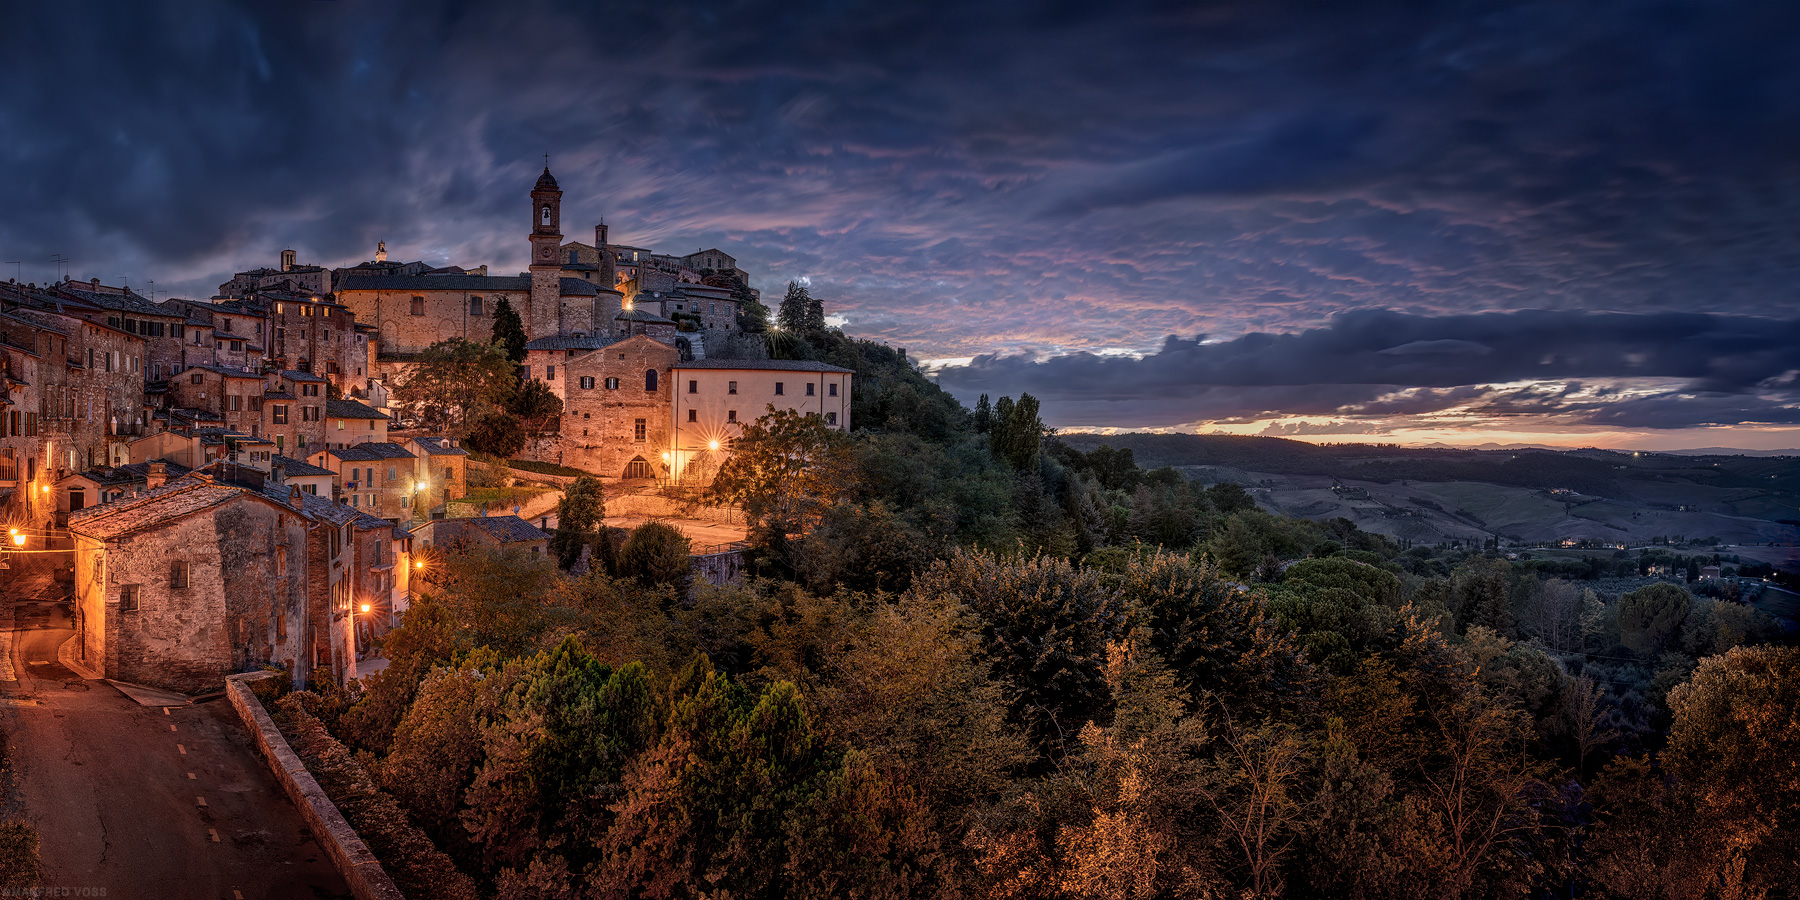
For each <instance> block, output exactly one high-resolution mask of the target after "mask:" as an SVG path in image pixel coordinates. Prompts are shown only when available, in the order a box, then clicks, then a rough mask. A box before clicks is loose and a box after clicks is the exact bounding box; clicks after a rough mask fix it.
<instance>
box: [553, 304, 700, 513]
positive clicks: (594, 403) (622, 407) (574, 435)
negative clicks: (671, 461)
mask: <svg viewBox="0 0 1800 900" xmlns="http://www.w3.org/2000/svg"><path fill="white" fill-rule="evenodd" d="M567 344H568V342H563V343H559V344H557V345H556V346H566V345H567ZM532 346H537V347H539V349H536V350H532V349H529V348H530V347H532ZM544 347H545V345H542V344H536V345H528V350H527V360H528V361H530V360H531V359H534V358H535V359H538V360H548V359H551V358H553V356H554V354H556V353H558V352H561V353H563V354H564V356H563V357H562V361H561V364H560V365H552V364H551V363H549V362H543V363H542V364H540V365H532V366H531V367H530V371H529V377H532V378H536V379H539V380H544V381H546V382H548V383H549V385H550V388H551V390H552V391H554V392H556V393H557V395H558V396H560V397H562V400H563V417H562V421H561V435H560V437H559V441H558V443H559V445H560V448H561V450H560V454H559V455H560V457H561V463H562V464H563V465H565V466H573V467H575V468H578V469H587V470H589V471H593V472H598V473H600V474H602V475H612V476H618V477H622V478H657V477H665V476H667V475H668V474H669V471H668V460H667V459H666V458H665V457H664V456H663V451H664V450H667V449H668V448H669V446H670V444H669V437H670V435H669V403H670V397H671V394H670V373H671V372H672V371H673V369H674V366H675V364H676V363H678V362H679V361H680V359H681V354H680V352H679V351H677V350H676V349H675V348H674V347H672V346H670V345H669V344H666V343H663V342H662V341H659V340H656V339H655V338H652V337H648V336H644V335H638V336H635V337H628V338H620V339H615V340H610V341H607V342H606V343H604V344H603V345H602V346H600V347H598V348H596V349H593V350H586V351H584V352H573V353H572V352H571V350H570V349H563V350H560V351H559V350H553V349H544ZM540 354H541V355H540Z"/></svg>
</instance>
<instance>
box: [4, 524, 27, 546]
mask: <svg viewBox="0 0 1800 900" xmlns="http://www.w3.org/2000/svg"><path fill="white" fill-rule="evenodd" d="M8 531H10V532H12V542H13V546H15V547H23V546H25V534H24V533H23V532H21V531H19V529H17V528H11V529H8Z"/></svg>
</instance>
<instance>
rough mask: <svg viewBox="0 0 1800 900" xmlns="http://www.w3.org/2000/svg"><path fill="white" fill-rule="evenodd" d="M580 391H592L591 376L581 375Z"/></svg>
mask: <svg viewBox="0 0 1800 900" xmlns="http://www.w3.org/2000/svg"><path fill="white" fill-rule="evenodd" d="M581 389H582V390H584V391H591V390H593V389H594V377H593V376H592V375H583V376H582V377H581Z"/></svg>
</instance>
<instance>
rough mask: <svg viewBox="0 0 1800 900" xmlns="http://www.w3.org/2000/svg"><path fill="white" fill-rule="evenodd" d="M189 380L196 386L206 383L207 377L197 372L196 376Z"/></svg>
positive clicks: (193, 375) (191, 376)
mask: <svg viewBox="0 0 1800 900" xmlns="http://www.w3.org/2000/svg"><path fill="white" fill-rule="evenodd" d="M188 380H189V381H192V382H193V383H195V384H202V383H204V382H205V381H206V376H205V375H202V374H200V373H199V372H195V373H194V374H192V375H189V376H188Z"/></svg>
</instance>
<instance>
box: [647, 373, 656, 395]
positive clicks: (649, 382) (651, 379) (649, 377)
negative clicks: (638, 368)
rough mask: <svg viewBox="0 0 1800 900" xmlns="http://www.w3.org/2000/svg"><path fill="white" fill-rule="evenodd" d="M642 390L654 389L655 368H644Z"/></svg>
mask: <svg viewBox="0 0 1800 900" xmlns="http://www.w3.org/2000/svg"><path fill="white" fill-rule="evenodd" d="M644 390H646V391H654V390H656V370H655V369H646V370H645V371H644Z"/></svg>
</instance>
